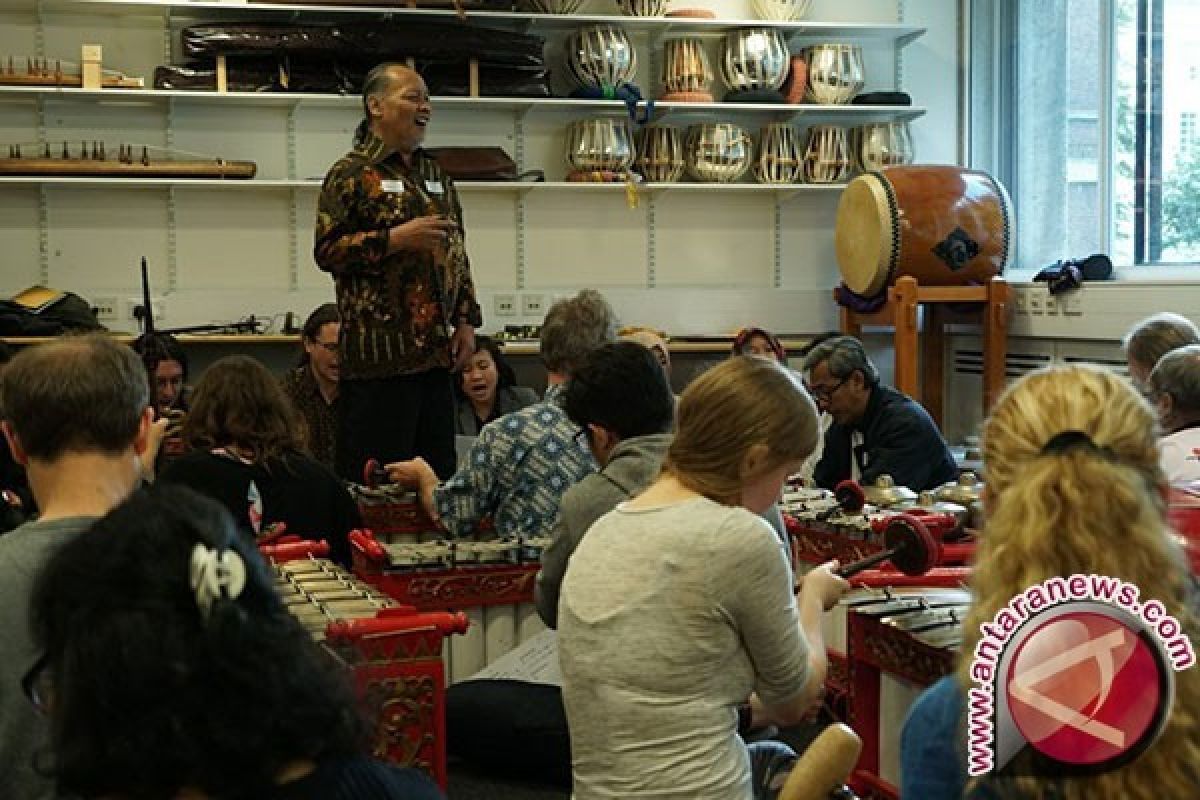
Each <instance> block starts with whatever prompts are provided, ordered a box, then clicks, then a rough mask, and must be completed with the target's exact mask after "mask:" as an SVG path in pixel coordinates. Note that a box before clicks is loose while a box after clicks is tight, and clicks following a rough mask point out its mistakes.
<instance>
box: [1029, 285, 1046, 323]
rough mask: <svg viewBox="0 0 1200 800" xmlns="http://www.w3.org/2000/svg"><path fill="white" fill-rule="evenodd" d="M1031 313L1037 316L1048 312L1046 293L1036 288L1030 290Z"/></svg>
mask: <svg viewBox="0 0 1200 800" xmlns="http://www.w3.org/2000/svg"><path fill="white" fill-rule="evenodd" d="M1029 313H1030V314H1033V315H1034V316H1035V317H1040V316H1041V315H1042V314H1044V313H1046V295H1044V294H1042V293H1041V292H1039V291H1037V290H1036V289H1030V290H1029Z"/></svg>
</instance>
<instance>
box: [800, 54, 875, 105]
mask: <svg viewBox="0 0 1200 800" xmlns="http://www.w3.org/2000/svg"><path fill="white" fill-rule="evenodd" d="M803 52H804V60H805V61H806V62H807V63H808V94H807V95H806V97H807V98H808V102H810V103H819V104H821V105H839V106H840V105H845V104H847V103H849V102H850V101H851V100H853V99H854V96H855V95H856V94H858V93H859V92H861V91H862V88H863V86H865V85H866V78H865V76H864V69H863V54H862V48H861V47H859V46H858V45H856V44H818V45H814V46H813V47H806V48H805V49H804V51H803Z"/></svg>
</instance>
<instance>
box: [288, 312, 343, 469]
mask: <svg viewBox="0 0 1200 800" xmlns="http://www.w3.org/2000/svg"><path fill="white" fill-rule="evenodd" d="M341 327H342V326H341V317H340V316H339V315H338V309H337V304H336V303H325V304H323V305H321V306H318V307H317V308H316V310H315V311H313V312H312V313H311V314H309V315H308V319H307V320H306V321H305V322H304V330H303V331H301V333H300V343H301V344H302V345H303V350H302V352H301V353H300V362H299V364H297V366H296V368H295V369H293V370H291V371H290V372H288V373H287V374H286V375H284V376H283V382H282V384H283V391H284V393H285V394H286V395H287V396H288V397H289V398H290V399H291V401H292V405H294V406H295V407H296V410H297V411H299V412H300V416H301V417H303V418H304V423H305V426H306V427H307V428H308V450H309V452H310V453H311V454H312V457H313V458H315V459H316V460H317V461H320V462H321V463H322V464H325V465H326V466H327V467H329V468H330V469H335V465H334V454H335V452H336V447H337V399H338V372H339V369H338V332H339V331H340V330H341Z"/></svg>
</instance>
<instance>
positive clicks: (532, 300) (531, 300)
mask: <svg viewBox="0 0 1200 800" xmlns="http://www.w3.org/2000/svg"><path fill="white" fill-rule="evenodd" d="M521 313H522V314H524V315H525V316H527V317H541V316H542V315H543V314H545V313H546V298H545V297H544V296H543V295H540V294H523V295H521Z"/></svg>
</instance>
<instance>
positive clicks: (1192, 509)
mask: <svg viewBox="0 0 1200 800" xmlns="http://www.w3.org/2000/svg"><path fill="white" fill-rule="evenodd" d="M1167 521H1168V522H1170V523H1171V527H1172V528H1173V530H1174V535H1175V537H1176V539H1177V540H1178V542H1179V546H1180V548H1181V549H1182V550H1183V551H1184V553H1185V555H1186V556H1187V560H1188V564H1189V565H1190V566H1191V568H1192V574H1193V575H1198V576H1200V481H1192V482H1189V483H1176V484H1172V485H1171V488H1170V490H1169V491H1168V492H1167Z"/></svg>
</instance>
